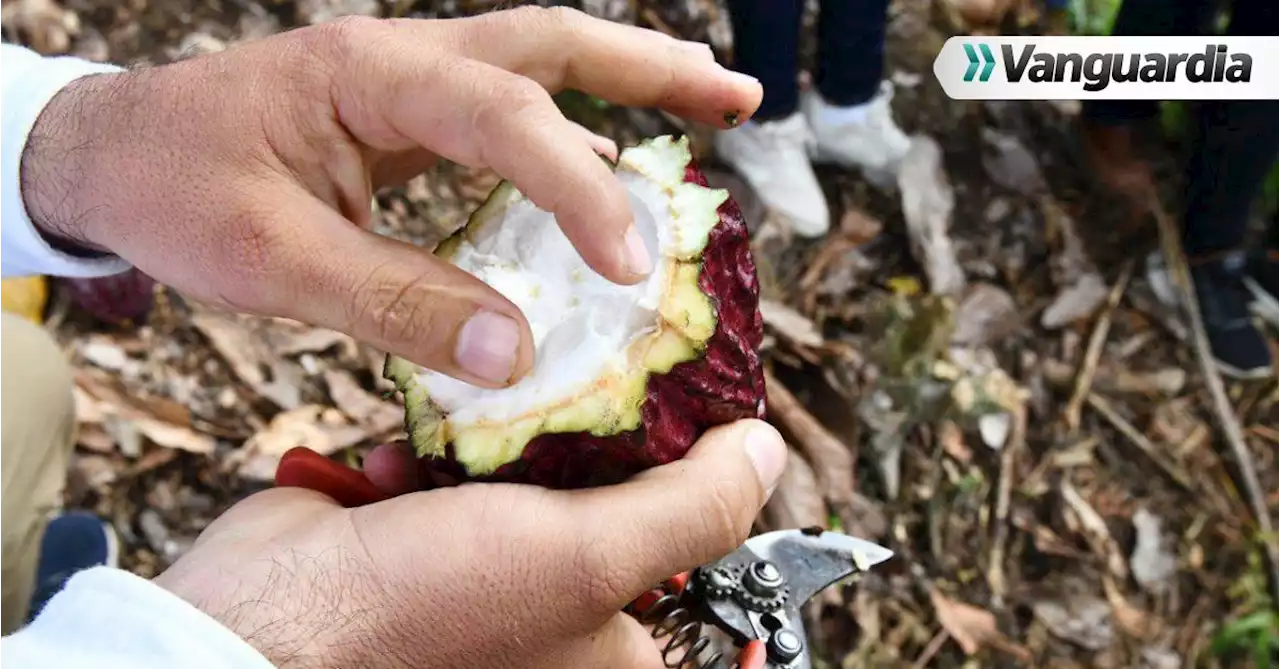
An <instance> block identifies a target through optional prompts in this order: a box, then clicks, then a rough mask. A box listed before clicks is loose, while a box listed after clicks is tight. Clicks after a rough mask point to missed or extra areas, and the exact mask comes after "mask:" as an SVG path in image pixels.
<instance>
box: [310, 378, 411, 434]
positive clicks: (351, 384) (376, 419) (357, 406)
mask: <svg viewBox="0 0 1280 669" xmlns="http://www.w3.org/2000/svg"><path fill="white" fill-rule="evenodd" d="M324 380H325V383H326V384H328V386H329V396H330V397H332V398H333V403H334V404H336V405H337V406H338V408H339V409H341V410H342V412H343V413H345V414H347V416H349V417H350V418H351V420H353V421H355V422H357V423H360V424H363V425H365V426H367V428H368V429H369V431H370V432H371V433H381V432H386V431H389V430H393V429H395V428H397V427H398V426H399V425H400V423H401V422H402V421H403V420H404V410H403V409H401V408H400V406H399V405H397V404H393V403H391V402H388V401H385V400H382V399H379V398H378V397H377V396H375V395H373V394H371V393H368V392H366V391H365V390H364V389H363V388H361V387H360V384H359V383H357V382H356V379H355V377H354V376H352V375H351V372H347V371H343V370H339V369H329V370H325V373H324Z"/></svg>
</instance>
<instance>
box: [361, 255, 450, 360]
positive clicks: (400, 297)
mask: <svg viewBox="0 0 1280 669" xmlns="http://www.w3.org/2000/svg"><path fill="white" fill-rule="evenodd" d="M425 278H426V277H425V276H417V277H406V276H404V275H403V274H402V273H400V272H399V271H398V270H397V268H394V267H391V266H388V265H380V266H378V267H375V268H374V269H373V270H372V271H370V273H369V275H368V277H367V278H366V279H365V280H364V281H363V282H362V283H361V284H360V285H358V286H357V287H356V290H354V291H352V293H351V295H352V298H351V303H350V304H349V305H348V308H347V312H348V314H347V315H348V320H349V321H350V322H351V326H350V328H351V330H352V331H354V332H366V333H369V334H370V335H371V336H372V337H374V338H376V339H377V340H378V341H382V342H410V341H417V342H433V341H435V336H434V335H435V328H436V327H437V325H438V324H437V322H436V319H435V318H434V312H433V311H432V310H431V309H430V308H428V304H429V300H428V297H429V296H428V295H426V294H425V291H426V290H427V289H426V288H425V286H427V285H428V284H427V283H426V281H425V280H424V279H425Z"/></svg>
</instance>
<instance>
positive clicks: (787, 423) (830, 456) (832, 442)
mask: <svg viewBox="0 0 1280 669" xmlns="http://www.w3.org/2000/svg"><path fill="white" fill-rule="evenodd" d="M765 392H766V394H767V397H766V402H767V403H768V405H769V416H770V418H771V419H772V420H774V421H776V422H778V423H781V425H782V427H784V428H786V430H787V431H789V432H790V433H791V437H792V439H793V440H794V443H795V445H796V446H797V447H798V448H799V449H800V450H801V451H803V452H804V453H805V454H806V455H807V456H808V457H807V460H808V461H809V462H812V463H814V465H815V467H816V469H815V470H814V477H815V479H816V480H817V482H818V485H819V486H820V487H821V489H822V496H823V497H824V498H825V499H826V500H827V503H828V504H830V505H831V508H832V510H833V511H835V513H836V516H837V517H838V518H839V519H840V523H841V524H842V525H844V528H845V531H846V532H849V533H852V534H855V535H857V536H860V537H876V536H880V535H881V534H883V533H884V531H885V529H886V527H887V522H886V519H885V517H884V513H883V512H882V511H881V510H880V508H879V506H878V505H877V504H876V503H875V502H873V501H871V500H869V499H867V498H865V497H863V496H862V495H859V494H858V493H857V492H856V489H855V479H854V457H853V452H852V451H850V450H849V447H848V446H847V445H845V443H844V442H843V441H841V440H840V439H839V438H837V437H836V436H835V435H834V434H832V433H831V431H830V430H828V429H827V428H826V427H824V426H823V425H822V423H821V422H820V421H818V419H817V418H814V416H813V414H811V413H809V411H808V410H807V409H805V408H804V406H803V405H801V404H800V400H798V399H796V396H795V395H792V394H791V391H789V390H787V388H786V386H784V385H782V383H781V382H780V381H778V380H777V379H776V378H774V376H773V375H772V374H770V373H769V372H767V371H766V372H765Z"/></svg>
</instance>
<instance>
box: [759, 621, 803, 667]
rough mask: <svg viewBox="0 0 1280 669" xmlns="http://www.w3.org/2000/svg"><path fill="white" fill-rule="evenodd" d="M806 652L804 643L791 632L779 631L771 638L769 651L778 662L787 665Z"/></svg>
mask: <svg viewBox="0 0 1280 669" xmlns="http://www.w3.org/2000/svg"><path fill="white" fill-rule="evenodd" d="M803 650H804V643H803V642H801V641H800V636H799V635H797V634H796V633H795V632H792V631H791V630H786V629H783V630H778V631H777V632H774V633H773V636H771V637H769V644H768V651H769V655H770V656H772V657H773V659H774V660H775V661H776V662H781V663H784V664H785V663H787V662H790V661H792V660H794V659H796V658H797V657H800V653H801V652H802V651H803Z"/></svg>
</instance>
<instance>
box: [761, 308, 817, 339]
mask: <svg viewBox="0 0 1280 669" xmlns="http://www.w3.org/2000/svg"><path fill="white" fill-rule="evenodd" d="M760 315H761V316H762V317H763V318H764V323H765V325H768V326H769V327H770V328H772V329H773V330H774V331H776V332H777V333H778V334H780V335H782V336H783V337H785V338H787V339H788V340H789V341H790V342H791V343H792V344H795V345H798V346H807V347H810V348H817V347H819V346H822V344H823V341H824V338H823V336H822V332H820V331H819V330H818V326H817V324H815V323H814V322H813V321H812V320H811V319H810V318H809V317H808V316H805V315H804V314H802V313H800V312H798V311H796V310H795V309H792V308H791V307H789V306H787V305H785V304H783V303H781V302H775V301H773V300H767V299H762V300H760Z"/></svg>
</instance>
